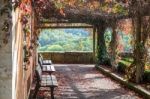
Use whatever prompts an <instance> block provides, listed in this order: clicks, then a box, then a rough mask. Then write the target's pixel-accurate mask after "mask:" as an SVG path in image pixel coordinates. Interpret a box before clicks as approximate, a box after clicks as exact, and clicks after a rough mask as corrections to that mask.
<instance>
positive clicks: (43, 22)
mask: <svg viewBox="0 0 150 99" xmlns="http://www.w3.org/2000/svg"><path fill="white" fill-rule="evenodd" d="M39 23H41V24H56V23H68V24H74V23H81V22H77V21H67V20H66V21H65V20H64V21H40V22H39Z"/></svg>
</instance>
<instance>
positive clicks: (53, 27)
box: [37, 26, 93, 29]
mask: <svg viewBox="0 0 150 99" xmlns="http://www.w3.org/2000/svg"><path fill="white" fill-rule="evenodd" d="M37 28H39V29H48V28H50V29H58V28H60V29H62V28H93V26H37Z"/></svg>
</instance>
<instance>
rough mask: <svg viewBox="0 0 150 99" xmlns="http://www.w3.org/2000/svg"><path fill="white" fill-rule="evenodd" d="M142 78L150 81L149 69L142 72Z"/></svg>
mask: <svg viewBox="0 0 150 99" xmlns="http://www.w3.org/2000/svg"><path fill="white" fill-rule="evenodd" d="M143 80H144V81H146V82H148V83H150V70H146V71H145V72H144V76H143Z"/></svg>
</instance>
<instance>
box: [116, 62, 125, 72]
mask: <svg viewBox="0 0 150 99" xmlns="http://www.w3.org/2000/svg"><path fill="white" fill-rule="evenodd" d="M126 68H127V65H126V64H124V63H123V62H119V63H118V68H117V70H118V72H119V73H125V71H126Z"/></svg>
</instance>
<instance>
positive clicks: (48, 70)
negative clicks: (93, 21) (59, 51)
mask: <svg viewBox="0 0 150 99" xmlns="http://www.w3.org/2000/svg"><path fill="white" fill-rule="evenodd" d="M40 67H41V66H40ZM41 68H42V72H45V73H49V74H50V75H51V74H52V73H53V72H55V71H56V70H55V67H54V65H43V66H42V67H41Z"/></svg>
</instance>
